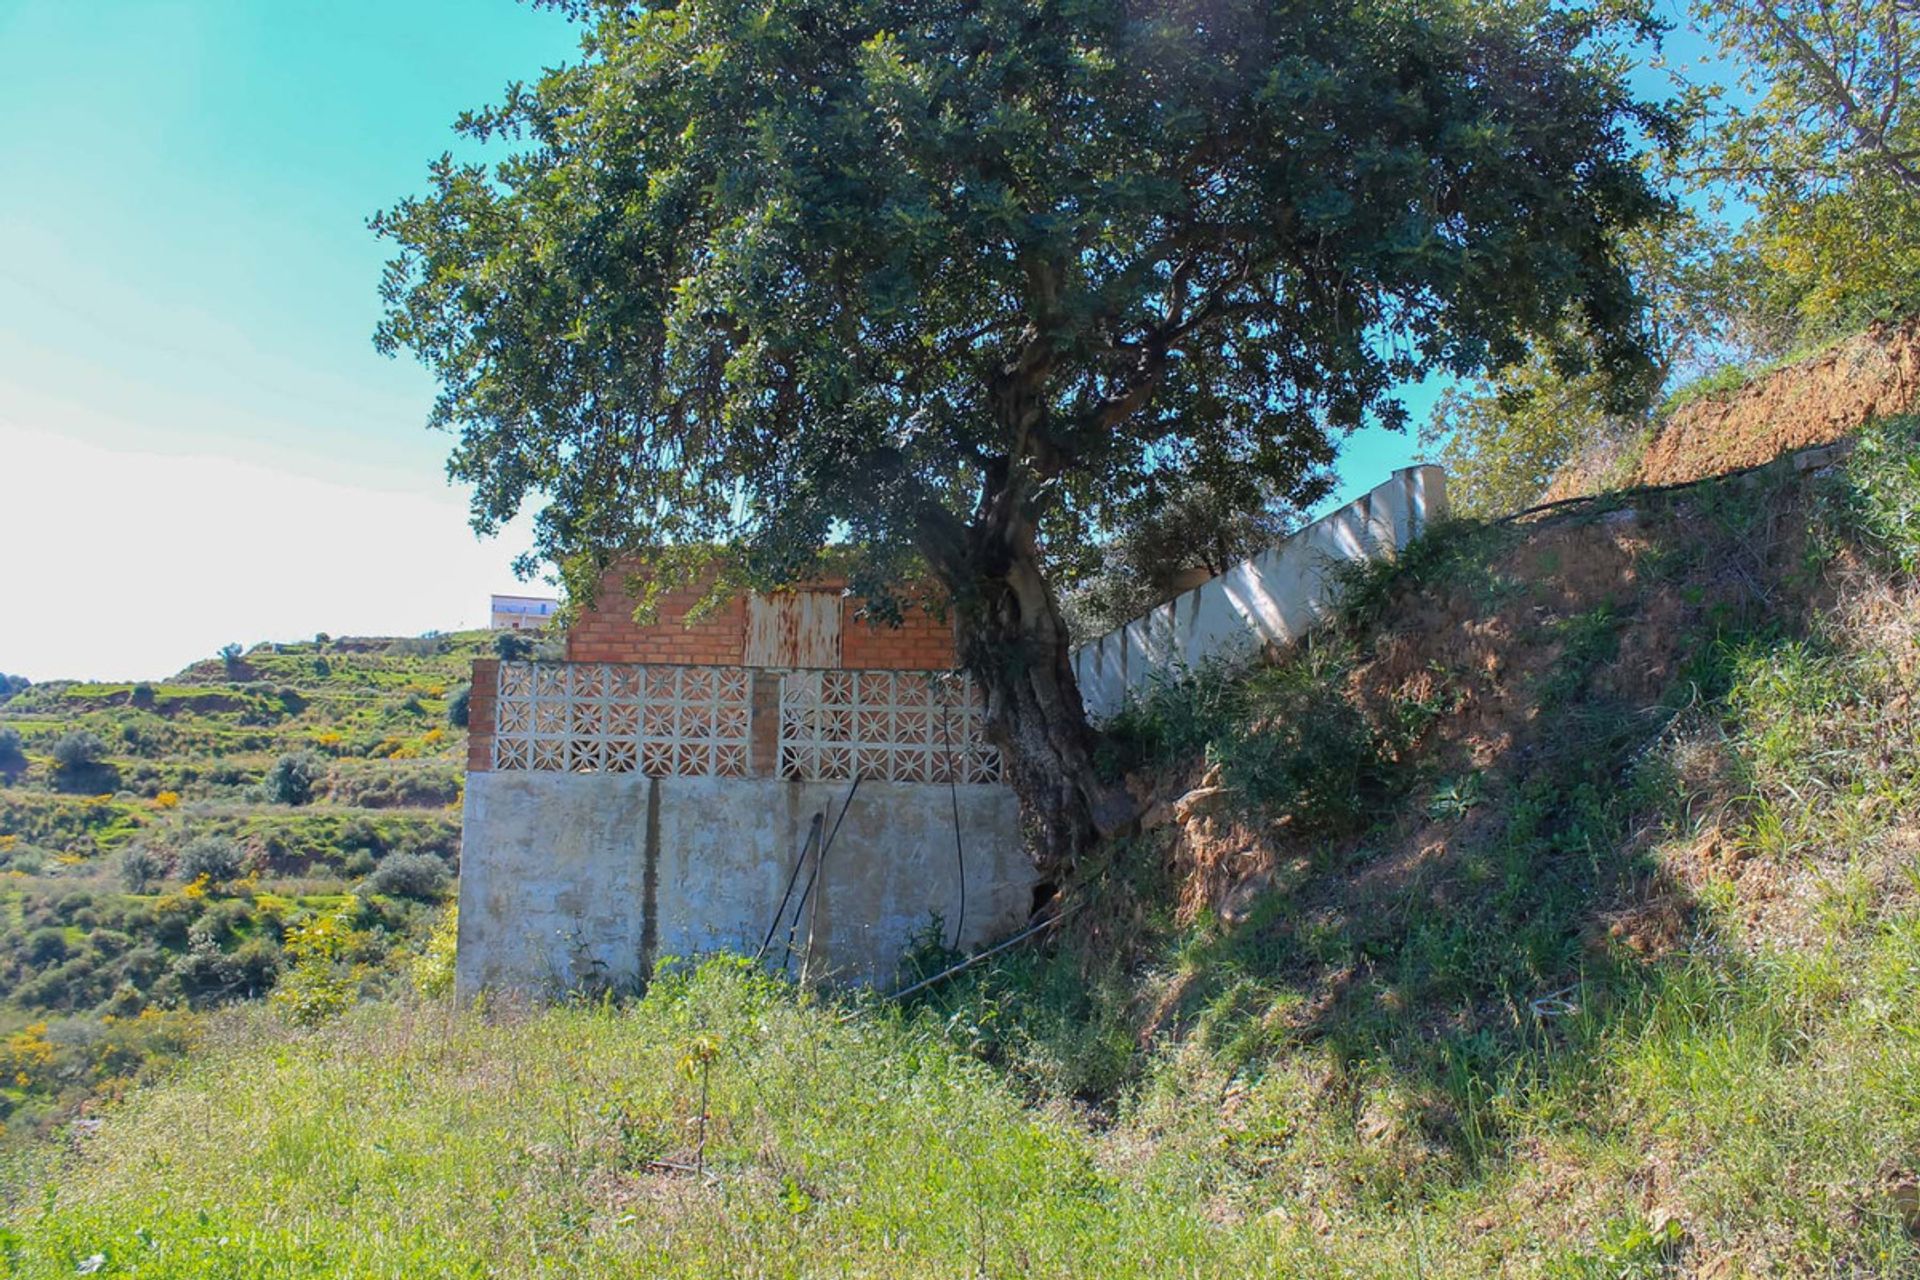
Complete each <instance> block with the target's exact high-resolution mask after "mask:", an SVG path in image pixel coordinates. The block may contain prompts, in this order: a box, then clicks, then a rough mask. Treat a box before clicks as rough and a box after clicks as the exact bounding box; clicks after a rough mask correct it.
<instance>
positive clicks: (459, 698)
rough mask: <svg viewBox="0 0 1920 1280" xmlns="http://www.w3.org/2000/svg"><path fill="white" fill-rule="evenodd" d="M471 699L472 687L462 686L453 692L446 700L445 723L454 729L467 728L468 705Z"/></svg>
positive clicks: (468, 685)
mask: <svg viewBox="0 0 1920 1280" xmlns="http://www.w3.org/2000/svg"><path fill="white" fill-rule="evenodd" d="M472 699H473V686H472V685H470V684H463V685H461V686H460V687H459V688H458V689H455V690H454V691H453V696H452V697H450V698H448V699H447V723H448V724H450V725H452V726H453V727H454V728H456V729H464V728H466V727H467V715H468V711H467V709H468V705H469V703H470V702H471V701H472Z"/></svg>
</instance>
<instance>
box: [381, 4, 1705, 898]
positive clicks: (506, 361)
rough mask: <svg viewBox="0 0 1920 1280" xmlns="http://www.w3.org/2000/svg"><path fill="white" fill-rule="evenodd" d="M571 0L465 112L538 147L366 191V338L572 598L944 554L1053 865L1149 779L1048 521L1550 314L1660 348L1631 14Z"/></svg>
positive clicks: (887, 578)
mask: <svg viewBox="0 0 1920 1280" xmlns="http://www.w3.org/2000/svg"><path fill="white" fill-rule="evenodd" d="M567 7H568V8H569V9H570V10H572V11H574V12H576V13H578V14H580V15H582V16H584V17H585V18H586V19H587V20H588V21H589V22H590V23H591V24H592V26H591V32H590V39H589V40H587V41H586V42H584V44H583V49H584V50H585V52H584V54H583V56H582V58H581V59H580V61H578V62H577V63H575V64H573V65H570V66H564V67H560V68H556V69H554V70H552V71H550V72H548V73H547V74H545V75H544V76H542V77H541V78H540V79H539V80H538V81H537V82H536V83H534V84H532V85H531V86H521V85H515V86H514V88H513V89H512V91H511V95H510V97H509V99H508V100H507V102H506V103H504V104H503V105H502V106H500V107H498V108H496V109H492V110H486V111H481V112H477V113H475V114H473V115H471V116H470V117H468V118H467V119H466V120H465V121H464V122H463V125H462V128H463V129H464V131H466V132H467V133H469V134H471V135H473V136H475V137H477V138H480V139H491V138H495V137H507V138H514V139H521V140H524V142H525V146H524V147H523V149H522V150H520V152H519V153H518V154H516V155H514V156H513V157H512V158H511V159H510V160H507V161H505V162H503V163H501V164H500V165H499V166H498V167H496V168H494V169H491V170H489V169H487V168H484V167H481V166H478V165H458V164H455V163H454V162H453V161H452V160H450V159H449V160H443V161H441V162H440V163H438V164H436V165H435V166H434V168H433V170H432V179H431V180H432V190H431V191H430V193H429V194H428V195H426V196H425V197H424V198H421V199H417V200H407V201H404V202H403V203H401V204H400V205H399V206H398V207H396V208H394V209H392V210H391V211H389V212H387V213H385V214H382V215H380V216H379V217H377V218H376V219H375V227H376V229H377V230H378V231H379V232H380V234H382V235H384V236H386V237H388V238H389V239H391V240H392V241H393V242H394V243H395V244H396V245H397V246H398V256H397V258H396V259H395V260H394V261H393V262H392V263H391V264H390V265H389V267H388V270H387V274H386V277H385V282H384V295H385V299H386V302H387V307H388V310H387V314H386V317H385V319H384V321H383V322H382V324H381V326H380V329H379V332H378V335H377V341H378V343H379V345H380V346H381V347H382V348H383V349H385V350H387V351H389V352H393V351H399V350H401V349H410V350H412V351H413V352H415V353H416V354H418V355H419V356H420V358H421V359H422V360H424V361H425V362H427V363H428V364H429V365H430V366H431V367H432V369H433V370H434V372H435V374H436V375H437V376H438V378H439V381H440V385H441V395H440V398H439V400H438V402H437V404H436V407H435V410H434V413H433V421H434V423H435V425H437V426H441V427H450V428H454V429H456V430H458V431H459V433H460V440H459V443H458V445H457V446H456V448H455V449H454V452H453V457H452V461H451V471H452V473H453V475H454V476H455V477H456V478H459V479H462V480H465V481H467V482H469V483H470V484H472V485H473V486H474V497H473V516H474V523H475V525H476V527H477V528H478V529H480V530H482V531H487V532H492V531H496V530H498V529H499V528H501V527H502V526H503V525H505V524H506V523H507V522H508V521H510V520H511V519H512V518H513V517H514V516H515V515H516V514H517V513H518V512H519V511H520V509H521V507H522V506H523V504H525V503H527V502H530V501H538V502H542V503H544V504H545V505H544V507H543V509H542V510H541V511H540V512H539V513H538V517H537V519H536V521H535V529H536V534H535V537H536V546H535V552H536V553H537V555H536V556H530V557H528V559H529V560H530V561H533V562H534V563H537V562H538V560H540V559H545V560H548V561H551V562H552V563H554V564H555V565H557V566H559V568H560V570H561V572H562V573H563V574H564V575H565V577H566V580H567V584H568V589H569V592H570V594H572V595H573V596H575V597H576V598H587V597H590V596H591V595H592V593H593V591H594V590H595V588H596V585H597V584H598V582H599V580H600V578H601V576H602V574H603V572H604V571H605V569H606V567H607V566H608V565H609V564H610V563H612V559H613V557H614V556H616V555H617V554H619V553H620V552H622V551H624V550H627V549H631V548H636V547H646V548H656V549H661V548H667V549H671V551H670V554H669V553H666V552H662V553H661V554H660V556H659V559H660V561H661V572H660V574H659V576H658V577H657V578H656V579H655V580H654V581H652V582H650V583H647V584H644V585H643V589H642V593H641V597H640V600H639V601H638V604H639V605H640V607H642V608H644V607H646V606H647V604H648V602H649V601H650V600H651V599H652V596H653V593H655V592H657V591H658V590H659V589H661V588H662V587H664V586H666V585H670V584H671V583H672V581H673V580H674V579H676V578H681V579H684V577H685V575H687V574H688V573H690V572H691V571H692V570H694V569H696V568H698V567H700V564H701V563H702V561H703V560H705V561H707V562H709V563H711V562H712V560H713V557H715V556H721V559H720V563H722V564H724V565H725V566H727V569H726V574H725V576H724V577H723V585H724V586H728V587H731V586H733V585H736V584H737V583H738V582H740V581H742V580H746V581H752V582H756V583H762V584H774V585H777V584H779V583H782V582H791V581H793V580H796V579H798V578H803V577H806V576H809V575H811V574H813V573H816V572H818V571H819V561H818V555H819V552H820V549H821V547H822V545H823V544H824V543H825V542H826V541H827V540H828V539H829V538H833V537H838V538H840V540H841V541H842V542H843V543H844V544H845V545H846V547H847V549H848V550H849V551H850V553H851V554H852V557H853V564H852V577H853V583H854V587H855V590H856V591H857V592H858V593H860V594H862V595H864V596H866V597H867V598H868V599H869V600H871V601H873V602H874V603H873V608H874V611H875V612H876V613H878V614H880V615H882V616H889V615H893V616H897V610H898V607H899V605H900V602H901V593H902V592H903V591H904V590H905V589H906V584H908V583H911V582H912V581H914V580H915V579H916V578H919V577H921V576H922V575H925V574H931V575H932V576H933V577H934V578H935V579H937V580H938V582H939V584H940V586H941V587H942V588H943V589H944V592H945V594H946V595H947V597H948V598H949V600H950V601H951V604H952V607H953V609H954V611H955V613H956V615H957V623H958V626H957V631H958V636H959V641H960V647H961V651H962V655H963V658H964V661H965V663H966V665H967V666H968V667H969V668H970V669H971V670H972V671H973V672H974V674H975V675H976V676H977V677H978V678H979V679H980V681H981V682H982V684H983V685H984V687H985V688H986V690H987V694H988V701H987V722H988V728H989V732H990V733H991V734H992V735H993V737H994V738H995V739H996V740H997V741H998V742H999V744H1000V745H1001V747H1002V748H1003V759H1004V760H1005V762H1006V766H1007V777H1008V781H1009V782H1010V783H1011V784H1012V786H1013V788H1014V790H1015V791H1016V792H1017V793H1018V794H1019V796H1020V799H1021V804H1022V809H1023V812H1024V815H1025V818H1026V826H1027V829H1028V833H1029V837H1030V844H1031V847H1032V850H1033V852H1034V854H1035V856H1036V858H1037V859H1038V860H1039V862H1040V863H1041V864H1042V865H1043V866H1045V867H1048V868H1049V869H1057V868H1059V867H1060V866H1061V865H1062V864H1064V863H1068V862H1071V861H1072V859H1073V858H1074V857H1075V856H1076V854H1077V853H1078V852H1079V851H1080V850H1081V849H1082V848H1083V847H1084V846H1085V845H1086V844H1087V843H1088V842H1089V840H1091V839H1092V837H1093V835H1094V834H1095V832H1096V830H1097V829H1114V828H1117V827H1119V826H1122V825H1124V823H1125V822H1126V821H1127V820H1128V819H1129V818H1130V817H1131V815H1132V812H1133V806H1132V804H1131V802H1130V801H1129V800H1127V798H1126V797H1125V796H1124V795H1122V794H1120V793H1119V792H1118V791H1117V790H1114V789H1111V788H1109V787H1107V786H1106V785H1104V784H1103V783H1102V782H1101V781H1100V779H1099V777H1098V775H1097V774H1096V773H1095V770H1094V768H1093V757H1092V747H1093V742H1092V737H1091V733H1090V730H1089V728H1088V726H1087V723H1086V720H1085V716H1084V712H1083V709H1082V705H1081V700H1080V694H1079V690H1078V687H1077V686H1076V685H1075V683H1074V675H1073V670H1072V666H1071V663H1070V662H1069V658H1068V653H1069V647H1068V646H1069V635H1068V630H1067V627H1066V624H1065V622H1064V620H1063V618H1062V616H1061V613H1060V608H1059V604H1058V600H1057V595H1056V590H1055V585H1054V583H1053V582H1052V581H1051V580H1050V567H1049V564H1048V556H1049V554H1050V552H1052V553H1057V552H1059V551H1060V550H1062V549H1063V548H1065V546H1066V544H1068V543H1070V542H1071V541H1072V540H1073V539H1074V538H1076V537H1080V536H1089V535H1093V536H1097V535H1098V533H1099V531H1101V530H1103V529H1108V528H1111V527H1112V525H1113V519H1112V516H1113V514H1114V512H1115V510H1116V509H1117V508H1119V507H1122V506H1124V505H1125V504H1126V503H1127V502H1128V501H1130V500H1131V499H1132V498H1133V497H1135V496H1136V495H1138V494H1140V493H1142V492H1143V491H1146V490H1148V489H1150V488H1151V487H1153V486H1154V485H1155V482H1156V481H1164V480H1165V479H1166V478H1167V477H1170V476H1175V475H1177V476H1182V477H1185V478H1186V479H1188V480H1201V481H1208V482H1214V481H1219V480H1221V479H1223V478H1229V477H1233V476H1236V475H1252V476H1257V477H1258V478H1260V479H1261V480H1262V481H1263V482H1264V483H1266V484H1268V485H1270V486H1271V487H1272V489H1273V490H1274V491H1275V492H1276V493H1279V494H1282V495H1286V496H1294V495H1296V494H1297V493H1298V492H1299V490H1300V487H1301V485H1302V483H1303V482H1304V481H1305V480H1306V479H1307V478H1308V477H1310V476H1312V475H1313V474H1315V473H1316V472H1317V471H1318V469H1319V468H1321V467H1323V466H1324V465H1325V464H1326V463H1327V462H1328V461H1329V459H1330V458H1331V457H1332V454H1333V444H1332V439H1333V437H1334V435H1335V434H1337V433H1338V432H1340V431H1342V430H1345V429H1347V428H1351V427H1355V426H1359V425H1361V424H1364V423H1368V422H1384V423H1387V424H1390V425H1395V426H1398V425H1402V424H1403V423H1404V421H1405V417H1406V414H1405V409H1404V407H1403V406H1402V405H1401V404H1400V403H1399V402H1398V400H1397V399H1396V397H1395V396H1394V394H1393V388H1394V387H1395V386H1396V385H1397V384H1400V383H1404V382H1408V381H1411V380H1413V379H1416V378H1418V377H1420V376H1422V375H1423V374H1426V373H1428V372H1431V371H1440V370H1445V371H1451V372H1454V373H1464V372H1467V371H1470V370H1472V369H1476V368H1481V367H1486V366H1495V367H1497V366H1502V365H1505V364H1508V363H1511V362H1512V361H1513V360H1515V359H1517V358H1519V357H1520V355H1521V354H1522V353H1523V351H1524V349H1525V344H1526V340H1527V338H1528V337H1529V336H1530V335H1534V334H1541V333H1547V332H1550V331H1551V330H1552V329H1553V328H1554V326H1555V325H1557V324H1559V323H1560V322H1561V321H1562V320H1563V318H1564V317H1565V316H1566V315H1567V314H1568V313H1569V312H1573V313H1576V314H1577V315H1578V316H1579V317H1580V320H1581V322H1582V325H1583V328H1584V330H1585V332H1586V333H1588V334H1589V335H1591V337H1592V339H1593V340H1594V341H1595V343H1596V344H1597V347H1598V350H1599V352H1600V357H1601V358H1600V364H1601V365H1602V367H1605V368H1608V369H1610V370H1613V371H1616V372H1621V373H1628V372H1631V371H1633V370H1635V369H1637V368H1639V367H1640V366H1641V365H1643V364H1644V362H1645V350H1644V345H1645V344H1644V340H1643V339H1644V335H1643V334H1641V332H1640V330H1639V319H1638V312H1639V305H1638V299H1637V298H1636V296H1635V292H1634V289H1633V287H1632V282H1631V280H1630V278H1629V277H1628V275H1627V273H1626V272H1625V271H1624V270H1623V269H1622V267H1621V264H1620V261H1619V254H1618V251H1617V247H1616V242H1617V238H1618V234H1619V233H1620V232H1621V231H1622V230H1623V229H1626V228H1630V227H1633V226H1636V225H1639V224H1642V223H1645V222H1648V221H1650V220H1653V219H1656V218H1657V217H1658V216H1660V215H1661V213H1662V211H1663V209H1664V204H1663V202H1662V201H1661V200H1660V199H1659V198H1658V197H1657V196H1656V195H1655V193H1654V192H1653V191H1652V189H1651V188H1650V186H1649V184H1648V182H1647V181H1646V178H1645V176H1644V175H1643V173H1642V171H1641V169H1640V167H1639V165H1638V163H1637V157H1636V155H1635V154H1634V152H1633V144H1632V143H1631V141H1630V139H1632V138H1634V137H1636V136H1644V135H1645V134H1646V133H1647V132H1649V131H1651V132H1652V133H1654V134H1655V135H1657V136H1661V137H1666V136H1669V135H1670V133H1671V129H1670V122H1669V121H1668V120H1667V119H1666V118H1665V117H1664V116H1663V115H1661V114H1660V113H1658V112H1656V111H1653V110H1651V109H1648V108H1646V107H1643V106H1642V105H1640V104H1639V103H1637V102H1636V101H1635V99H1634V98H1633V96H1632V94H1631V93H1630V92H1629V91H1628V89H1627V87H1626V85H1625V83H1624V81H1623V75H1622V70H1623V69H1622V67H1621V65H1620V63H1619V61H1618V59H1617V58H1616V57H1614V55H1613V53H1612V49H1613V47H1614V46H1613V43H1612V40H1611V37H1612V36H1613V35H1615V34H1617V30H1616V27H1615V25H1614V24H1616V23H1621V22H1624V24H1625V26H1626V28H1627V32H1626V34H1629V35H1645V34H1647V33H1648V32H1649V30H1650V27H1651V23H1650V20H1648V19H1647V18H1646V17H1645V15H1644V14H1643V13H1641V12H1640V11H1638V10H1636V8H1635V6H1634V5H1633V4H1632V3H1631V2H1629V3H1628V4H1625V5H1604V6H1597V7H1588V8H1573V7H1567V6H1553V5H1517V6H1516V5H1403V4H1391V3H1385V2H1384V0H1360V2H1359V3H1355V4H1349V5H1335V6H1331V7H1328V6H1307V7H1302V6H1289V5H1270V4H1242V5H1220V4H1217V3H1213V2H1212V0H1206V2H1201V0H1168V2H1167V3H1161V4H1153V5H1138V4H1131V3H1122V2H1120V0H1089V2H1087V3H1079V4H1073V5H1060V6H1035V5H1032V4H1029V3H1025V2H1024V0H985V2H984V3H979V4H965V5H954V4H946V3H940V4H935V3H924V2H922V0H885V2H882V0H792V2H791V3H784V4H782V5H780V6H777V7H775V8H773V9H768V8H766V7H764V6H753V5H747V6H741V5H736V4H725V3H719V2H718V0H684V2H683V3H678V4H674V5H670V6H660V7H640V6H635V5H633V4H631V3H627V2H626V0H580V2H579V3H575V4H570V5H568V6H567ZM1160 489H1161V491H1163V492H1168V493H1171V492H1174V491H1176V490H1177V486H1175V485H1172V484H1165V483H1163V484H1161V485H1160ZM722 553H724V555H722Z"/></svg>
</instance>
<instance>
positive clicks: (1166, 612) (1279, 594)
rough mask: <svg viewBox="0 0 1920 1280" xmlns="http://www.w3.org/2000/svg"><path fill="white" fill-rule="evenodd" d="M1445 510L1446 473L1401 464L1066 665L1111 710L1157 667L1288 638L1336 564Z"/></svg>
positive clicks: (1303, 629)
mask: <svg viewBox="0 0 1920 1280" xmlns="http://www.w3.org/2000/svg"><path fill="white" fill-rule="evenodd" d="M1446 511H1447V487H1446V474H1445V473H1444V472H1443V471H1441V470H1440V468H1438V467H1430V466H1429V467H1407V468H1404V469H1402V470H1400V471H1396V472H1394V473H1393V476H1392V478H1390V479H1389V480H1387V481H1386V483H1384V484H1381V485H1378V486H1376V487H1375V488H1374V489H1373V490H1372V491H1370V492H1369V493H1367V494H1366V496H1364V497H1362V498H1360V499H1358V500H1356V501H1354V502H1350V503H1348V504H1347V505H1346V506H1344V507H1342V508H1340V509H1339V510H1338V511H1335V512H1333V513H1332V514H1330V515H1326V516H1322V517H1321V518H1320V519H1318V520H1316V521H1314V522H1313V523H1312V524H1310V525H1308V526H1307V527H1306V528H1304V529H1302V530H1300V531H1299V532H1298V533H1296V534H1294V535H1293V536H1292V537H1290V538H1288V539H1287V540H1286V541H1285V542H1282V543H1280V544H1279V545H1278V546H1274V547H1270V548H1268V549H1267V550H1265V551H1262V552H1261V553H1260V554H1259V555H1257V556H1254V557H1253V558H1252V559H1251V560H1245V561H1242V562H1241V563H1240V564H1238V565H1235V566H1234V567H1233V568H1231V569H1229V570H1227V572H1225V573H1223V574H1221V575H1220V576H1219V577H1217V578H1211V579H1209V580H1207V581H1206V582H1203V583H1201V584H1200V585H1199V586H1197V587H1195V588H1193V589H1192V590H1190V591H1184V592H1182V593H1181V594H1179V595H1177V596H1175V597H1174V598H1173V599H1171V600H1169V601H1167V602H1166V603H1165V604H1162V605H1160V606H1159V607H1157V608H1155V609H1153V610H1152V611H1151V612H1149V613H1147V614H1145V615H1143V616H1142V617H1139V618H1135V619H1134V620H1133V621H1132V622H1129V623H1127V624H1126V625H1125V626H1124V627H1121V628H1119V629H1117V630H1115V631H1110V632H1108V633H1107V634H1106V635H1104V636H1101V637H1100V638H1099V639H1098V640H1094V641H1091V642H1090V643H1088V644H1084V645H1082V646H1081V647H1080V648H1078V649H1076V650H1074V652H1073V669H1074V674H1075V675H1076V676H1077V677H1078V678H1079V682H1080V696H1081V698H1082V699H1083V700H1084V701H1085V703H1086V708H1087V714H1089V715H1091V716H1093V717H1095V718H1104V717H1107V716H1111V715H1113V714H1114V713H1115V712H1117V711H1118V710H1120V708H1121V707H1122V706H1124V705H1125V704H1126V701H1127V699H1128V698H1129V697H1133V696H1138V695H1139V694H1140V693H1142V692H1143V691H1145V690H1146V689H1147V687H1148V686H1149V685H1150V684H1151V682H1152V681H1153V679H1154V678H1155V677H1156V676H1164V675H1169V674H1173V673H1176V672H1178V671H1180V670H1182V669H1183V668H1188V667H1194V666H1198V665H1199V664H1200V663H1202V662H1206V661H1210V660H1211V661H1223V662H1228V663H1232V662H1238V661H1245V660H1246V659H1248V658H1250V657H1251V656H1252V655H1253V654H1255V653H1257V652H1259V651H1260V650H1261V649H1263V648H1265V647H1266V646H1269V645H1285V644H1291V643H1292V642H1293V641H1295V640H1298V639H1299V638H1300V637H1301V636H1303V635H1305V634H1306V633H1307V632H1308V631H1310V630H1312V629H1313V628H1314V627H1315V626H1317V625H1319V623H1320V622H1321V621H1323V620H1324V619H1325V618H1326V616H1327V615H1328V613H1329V612H1330V610H1331V608H1332V605H1333V597H1334V590H1335V585H1336V577H1335V575H1336V571H1337V569H1338V567H1339V566H1341V565H1344V564H1348V563H1350V562H1352V561H1355V560H1370V559H1374V558H1377V557H1380V556H1391V555H1393V554H1394V553H1395V552H1397V551H1398V550H1399V549H1400V548H1401V547H1404V546H1406V545H1407V543H1409V542H1411V541H1412V540H1413V539H1414V538H1415V537H1417V536H1419V534H1420V532H1421V531H1422V530H1424V529H1425V528H1426V527H1427V526H1428V525H1429V524H1430V523H1432V522H1433V521H1435V520H1439V519H1442V518H1444V517H1445V515H1446Z"/></svg>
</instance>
